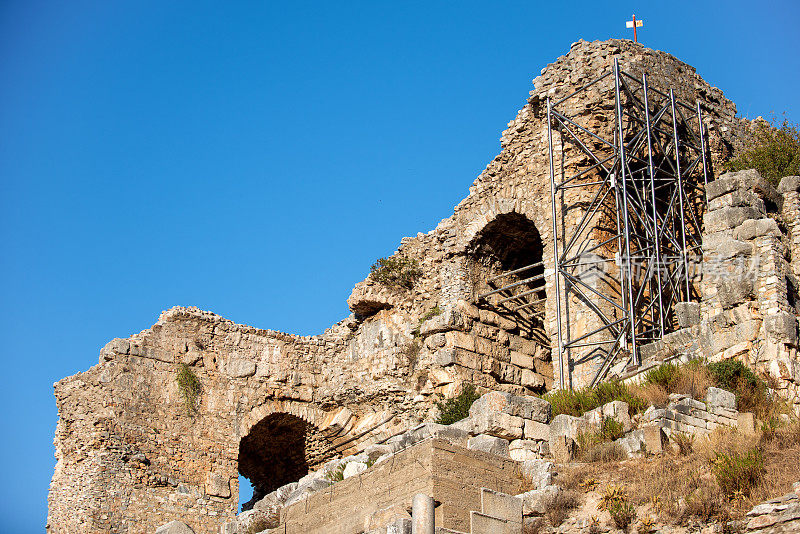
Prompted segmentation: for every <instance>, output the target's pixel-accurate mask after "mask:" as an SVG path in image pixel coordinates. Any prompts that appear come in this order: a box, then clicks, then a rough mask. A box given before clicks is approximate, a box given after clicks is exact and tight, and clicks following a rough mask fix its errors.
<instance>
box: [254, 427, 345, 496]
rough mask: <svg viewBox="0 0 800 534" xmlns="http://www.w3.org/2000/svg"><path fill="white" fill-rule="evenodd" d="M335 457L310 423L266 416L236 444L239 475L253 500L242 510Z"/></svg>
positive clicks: (329, 445) (331, 448)
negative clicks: (251, 492) (250, 487)
mask: <svg viewBox="0 0 800 534" xmlns="http://www.w3.org/2000/svg"><path fill="white" fill-rule="evenodd" d="M334 456H336V451H335V449H334V448H333V446H332V445H331V443H330V442H329V441H328V440H327V439H325V437H324V436H323V435H322V434H321V433H320V431H319V430H318V429H317V428H316V427H315V426H314V425H312V424H311V423H309V422H307V421H305V420H304V419H301V418H300V417H297V416H295V415H291V414H288V413H283V412H279V413H272V414H269V415H267V416H266V417H264V418H263V419H262V420H261V421H259V422H258V423H257V424H255V425H254V426H253V427H252V428H251V429H250V431H249V432H248V433H247V434H246V435H245V436H244V437H242V439H241V441H240V442H239V473H240V474H241V475H242V476H243V477H245V478H246V479H247V480H249V481H250V484H251V485H252V487H253V497H252V498H251V499H250V500H249V501H248V502H246V503H243V504H242V510H249V509H250V508H252V506H253V505H254V504H255V503H256V502H257V501H258V500H260V499H261V498H262V497H264V496H265V495H267V494H268V493H269V492H271V491H273V490H275V489H277V488H279V487H281V486H283V485H285V484H288V483H290V482H294V481H296V480H299V479H300V478H302V477H303V476H305V475H307V474H308V473H309V471H314V470H315V469H317V468H318V467H319V466H320V465H321V464H323V463H324V462H326V461H327V460H329V459H331V458H333V457H334ZM240 491H242V490H241V488H240ZM240 500H241V499H240Z"/></svg>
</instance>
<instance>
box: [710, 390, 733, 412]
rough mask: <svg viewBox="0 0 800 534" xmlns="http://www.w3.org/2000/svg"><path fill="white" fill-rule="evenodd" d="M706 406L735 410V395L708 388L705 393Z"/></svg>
mask: <svg viewBox="0 0 800 534" xmlns="http://www.w3.org/2000/svg"><path fill="white" fill-rule="evenodd" d="M706 404H707V405H708V406H714V407H720V408H726V409H728V410H735V409H736V395H735V394H733V393H731V392H730V391H725V390H724V389H720V388H715V387H713V386H712V387H709V388H708V391H707V392H706Z"/></svg>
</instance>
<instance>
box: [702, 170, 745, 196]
mask: <svg viewBox="0 0 800 534" xmlns="http://www.w3.org/2000/svg"><path fill="white" fill-rule="evenodd" d="M738 187H739V183H738V182H737V181H736V179H735V178H734V177H731V176H729V175H728V174H723V175H722V176H720V177H719V178H717V179H716V180H713V181H711V182H708V187H707V188H706V198H707V199H708V201H709V202H710V201H712V200H715V199H717V198H719V197H721V196H722V195H725V194H727V193H730V192H732V191H735V190H736V189H738Z"/></svg>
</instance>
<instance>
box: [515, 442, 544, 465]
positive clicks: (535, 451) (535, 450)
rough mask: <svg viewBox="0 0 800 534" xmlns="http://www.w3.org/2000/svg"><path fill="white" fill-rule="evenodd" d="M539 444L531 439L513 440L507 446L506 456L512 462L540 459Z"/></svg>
mask: <svg viewBox="0 0 800 534" xmlns="http://www.w3.org/2000/svg"><path fill="white" fill-rule="evenodd" d="M539 451H540V447H539V442H538V441H535V440H531V439H515V440H514V441H512V442H511V443H509V445H508V454H509V456H511V459H512V460H516V461H517V462H523V461H525V460H536V459H539V458H541V453H540V452H539Z"/></svg>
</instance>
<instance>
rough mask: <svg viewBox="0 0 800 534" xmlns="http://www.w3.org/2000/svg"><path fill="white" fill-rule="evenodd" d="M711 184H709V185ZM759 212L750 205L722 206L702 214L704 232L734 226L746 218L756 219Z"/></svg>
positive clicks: (717, 230)
mask: <svg viewBox="0 0 800 534" xmlns="http://www.w3.org/2000/svg"><path fill="white" fill-rule="evenodd" d="M710 185H711V184H709V186H710ZM757 218H759V213H758V211H756V209H755V208H751V207H732V208H722V209H719V210H716V211H712V212H709V213H706V214H705V215H703V222H704V223H705V229H706V232H719V231H722V230H728V229H731V228H736V227H737V226H739V225H740V224H742V223H743V222H744V221H745V220H747V219H757Z"/></svg>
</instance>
